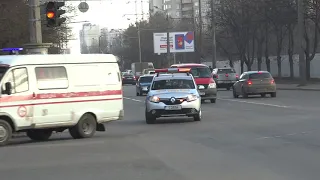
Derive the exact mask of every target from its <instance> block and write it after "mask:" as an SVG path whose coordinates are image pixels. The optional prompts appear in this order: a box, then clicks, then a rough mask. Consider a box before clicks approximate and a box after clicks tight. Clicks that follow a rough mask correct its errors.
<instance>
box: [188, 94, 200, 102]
mask: <svg viewBox="0 0 320 180" xmlns="http://www.w3.org/2000/svg"><path fill="white" fill-rule="evenodd" d="M197 99H198V96H197V95H194V94H190V95H188V96H187V101H188V102H190V101H195V100H197Z"/></svg>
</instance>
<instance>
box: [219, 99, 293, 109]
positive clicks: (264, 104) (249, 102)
mask: <svg viewBox="0 0 320 180" xmlns="http://www.w3.org/2000/svg"><path fill="white" fill-rule="evenodd" d="M217 99H219V100H223V101H232V102H239V103H247V104H255V105H262V106H271V107H279V108H291V107H290V106H283V105H277V104H268V103H260V102H252V101H244V100H236V99H223V98H217Z"/></svg>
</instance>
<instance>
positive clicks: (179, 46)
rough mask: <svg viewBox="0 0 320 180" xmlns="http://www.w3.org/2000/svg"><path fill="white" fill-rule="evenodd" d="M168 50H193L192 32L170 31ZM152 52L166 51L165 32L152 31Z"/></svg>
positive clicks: (176, 51)
mask: <svg viewBox="0 0 320 180" xmlns="http://www.w3.org/2000/svg"><path fill="white" fill-rule="evenodd" d="M169 38H170V52H172V53H178V52H194V32H192V31H190V32H170V34H169ZM153 47H154V53H156V54H159V53H167V33H153Z"/></svg>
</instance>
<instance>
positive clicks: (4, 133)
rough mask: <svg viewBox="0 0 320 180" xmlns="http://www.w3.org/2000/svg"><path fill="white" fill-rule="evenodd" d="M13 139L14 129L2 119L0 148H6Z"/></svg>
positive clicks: (0, 124)
mask: <svg viewBox="0 0 320 180" xmlns="http://www.w3.org/2000/svg"><path fill="white" fill-rule="evenodd" d="M11 137H12V128H11V126H10V124H9V123H8V122H7V121H5V120H2V119H0V146H5V145H7V144H8V142H9V140H10V139H11Z"/></svg>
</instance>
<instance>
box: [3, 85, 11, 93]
mask: <svg viewBox="0 0 320 180" xmlns="http://www.w3.org/2000/svg"><path fill="white" fill-rule="evenodd" d="M4 86H5V88H6V89H5V90H4V91H5V93H6V94H8V95H11V91H12V84H11V82H6V84H5V85H4Z"/></svg>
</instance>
